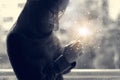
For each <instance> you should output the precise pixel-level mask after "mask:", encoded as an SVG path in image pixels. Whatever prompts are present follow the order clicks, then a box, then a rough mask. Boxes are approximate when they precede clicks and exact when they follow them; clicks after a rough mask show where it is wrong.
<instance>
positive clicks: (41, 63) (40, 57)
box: [7, 0, 75, 80]
mask: <svg viewBox="0 0 120 80" xmlns="http://www.w3.org/2000/svg"><path fill="white" fill-rule="evenodd" d="M43 2H44V1H43ZM45 6H47V5H45V4H44V3H42V0H39V1H35V2H33V3H31V2H29V1H28V2H27V3H26V5H25V7H24V9H23V11H22V13H21V14H20V16H19V18H18V20H17V22H16V24H15V26H14V27H13V29H12V30H11V32H10V33H9V35H8V37H7V51H8V56H9V59H10V62H11V65H12V67H13V70H14V72H15V74H16V76H17V78H18V80H63V77H62V75H63V74H65V73H68V72H69V71H70V69H72V68H73V67H74V66H75V62H74V63H68V61H67V60H66V58H65V57H64V56H63V55H62V54H64V48H63V47H61V45H60V42H59V40H58V38H57V37H56V36H55V34H54V32H53V28H54V25H53V24H51V22H50V21H49V16H48V13H49V11H48V9H47V8H46V7H45ZM49 23H50V24H49Z"/></svg>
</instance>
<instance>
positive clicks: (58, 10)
mask: <svg viewBox="0 0 120 80" xmlns="http://www.w3.org/2000/svg"><path fill="white" fill-rule="evenodd" d="M49 1H50V2H49V4H50V6H49V10H50V14H52V16H53V17H50V18H53V21H54V30H57V29H58V26H59V19H60V18H61V16H62V15H63V13H64V11H65V9H66V7H67V5H68V3H69V0H49Z"/></svg>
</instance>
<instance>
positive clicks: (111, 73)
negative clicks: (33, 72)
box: [0, 69, 120, 80]
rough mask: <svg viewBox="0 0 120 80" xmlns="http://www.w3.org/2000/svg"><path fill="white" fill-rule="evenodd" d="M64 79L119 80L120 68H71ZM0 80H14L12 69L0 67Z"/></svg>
mask: <svg viewBox="0 0 120 80" xmlns="http://www.w3.org/2000/svg"><path fill="white" fill-rule="evenodd" d="M64 78H65V80H120V69H99V70H98V69H82V70H81V69H73V70H71V72H70V73H69V74H66V75H64ZM0 80H16V77H15V75H14V72H13V70H12V69H0Z"/></svg>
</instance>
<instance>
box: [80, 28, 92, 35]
mask: <svg viewBox="0 0 120 80" xmlns="http://www.w3.org/2000/svg"><path fill="white" fill-rule="evenodd" d="M79 34H80V36H82V37H86V36H89V35H90V34H91V33H90V30H89V29H88V28H86V27H82V28H80V29H79Z"/></svg>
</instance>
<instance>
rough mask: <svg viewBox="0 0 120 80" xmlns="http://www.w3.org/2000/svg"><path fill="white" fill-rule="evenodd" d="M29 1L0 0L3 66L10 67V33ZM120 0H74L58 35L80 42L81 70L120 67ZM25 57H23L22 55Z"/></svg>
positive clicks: (0, 65)
mask: <svg viewBox="0 0 120 80" xmlns="http://www.w3.org/2000/svg"><path fill="white" fill-rule="evenodd" d="M25 2H26V0H0V69H10V68H11V65H10V63H9V59H8V56H7V51H6V36H7V34H8V33H9V30H10V29H11V28H12V26H13V25H14V23H15V22H16V20H17V18H18V16H19V14H20V12H21V11H22V9H23V7H24V5H25ZM119 3H120V0H70V3H69V5H68V8H67V9H66V11H65V13H64V15H63V16H62V18H61V19H60V24H59V25H60V28H59V30H58V31H55V33H56V35H57V36H58V38H59V39H60V41H61V44H62V45H63V46H65V45H66V44H68V43H69V42H71V41H80V42H81V44H82V45H83V47H82V48H83V53H84V54H83V55H82V56H80V58H79V59H78V61H77V65H76V68H77V69H119V68H120V6H119ZM21 59H22V58H21Z"/></svg>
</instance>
